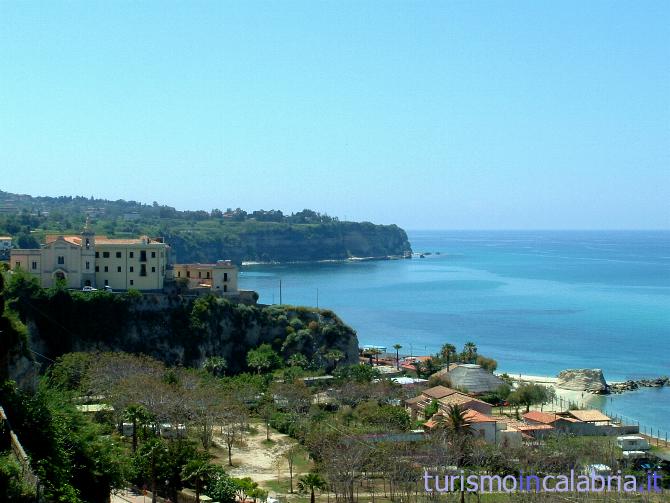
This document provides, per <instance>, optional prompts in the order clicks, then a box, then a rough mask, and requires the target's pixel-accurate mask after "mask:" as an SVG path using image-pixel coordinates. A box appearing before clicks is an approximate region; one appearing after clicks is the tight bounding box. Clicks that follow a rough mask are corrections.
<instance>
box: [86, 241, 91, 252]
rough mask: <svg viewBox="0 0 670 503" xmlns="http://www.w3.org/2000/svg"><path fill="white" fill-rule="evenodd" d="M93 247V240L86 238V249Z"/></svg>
mask: <svg viewBox="0 0 670 503" xmlns="http://www.w3.org/2000/svg"><path fill="white" fill-rule="evenodd" d="M90 247H91V240H90V239H89V238H86V249H87V250H88V249H89V248H90Z"/></svg>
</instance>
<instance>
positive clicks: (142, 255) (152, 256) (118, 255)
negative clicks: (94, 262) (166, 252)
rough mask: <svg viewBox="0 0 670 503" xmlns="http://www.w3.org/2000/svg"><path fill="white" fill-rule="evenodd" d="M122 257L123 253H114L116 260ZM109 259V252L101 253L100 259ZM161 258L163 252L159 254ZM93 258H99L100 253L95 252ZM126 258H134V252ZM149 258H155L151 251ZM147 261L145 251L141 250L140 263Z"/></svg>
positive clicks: (153, 252)
mask: <svg viewBox="0 0 670 503" xmlns="http://www.w3.org/2000/svg"><path fill="white" fill-rule="evenodd" d="M122 256H123V252H120V251H117V252H116V258H121V257H122ZM109 257H110V252H108V251H104V252H102V258H109ZM162 257H163V252H161V258H162ZM95 258H100V252H99V251H97V252H95ZM128 258H135V252H132V251H131V252H128ZM151 258H156V252H155V251H152V252H151ZM146 259H147V251H146V250H141V251H140V261H142V262H144V261H145V260H146Z"/></svg>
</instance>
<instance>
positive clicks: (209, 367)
mask: <svg viewBox="0 0 670 503" xmlns="http://www.w3.org/2000/svg"><path fill="white" fill-rule="evenodd" d="M202 368H204V369H205V370H206V371H207V372H209V373H210V374H212V375H215V376H217V377H222V376H223V375H225V373H226V369H227V368H228V362H227V361H226V359H225V358H224V357H223V356H210V357H209V358H207V359H206V360H205V363H203V365H202Z"/></svg>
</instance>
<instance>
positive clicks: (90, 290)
mask: <svg viewBox="0 0 670 503" xmlns="http://www.w3.org/2000/svg"><path fill="white" fill-rule="evenodd" d="M81 291H82V292H97V291H98V289H97V288H93V287H92V286H85V287H84V288H82V289H81Z"/></svg>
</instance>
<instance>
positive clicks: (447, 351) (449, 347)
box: [440, 343, 456, 372]
mask: <svg viewBox="0 0 670 503" xmlns="http://www.w3.org/2000/svg"><path fill="white" fill-rule="evenodd" d="M440 354H441V355H442V358H444V359H446V360H447V372H449V364H450V363H451V355H453V354H456V346H454V345H453V344H449V343H446V344H444V345H443V346H442V349H441V350H440Z"/></svg>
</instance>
